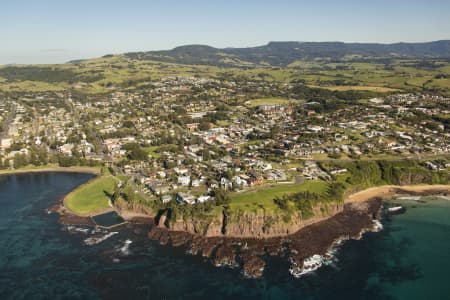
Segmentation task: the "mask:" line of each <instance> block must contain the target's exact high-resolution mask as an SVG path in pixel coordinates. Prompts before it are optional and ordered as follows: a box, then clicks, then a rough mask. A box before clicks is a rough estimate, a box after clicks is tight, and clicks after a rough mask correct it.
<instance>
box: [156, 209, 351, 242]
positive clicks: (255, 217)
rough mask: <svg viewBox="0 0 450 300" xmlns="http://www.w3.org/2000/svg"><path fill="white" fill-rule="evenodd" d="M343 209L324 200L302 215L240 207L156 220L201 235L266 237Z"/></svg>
mask: <svg viewBox="0 0 450 300" xmlns="http://www.w3.org/2000/svg"><path fill="white" fill-rule="evenodd" d="M342 210H343V204H328V205H327V206H326V209H325V207H324V206H323V205H318V206H316V207H315V208H314V210H313V214H314V216H312V217H310V218H306V219H305V218H302V216H301V214H300V213H298V212H294V213H292V214H291V215H290V217H289V218H286V217H283V214H282V213H281V212H279V213H277V212H270V213H268V212H266V211H265V210H263V209H260V210H258V211H245V212H244V211H240V212H235V213H233V214H229V215H225V214H222V215H219V216H217V217H214V218H211V219H207V220H199V219H192V218H188V219H186V218H184V219H181V218H178V219H177V220H176V221H175V222H170V223H169V224H168V222H166V219H165V218H164V217H163V218H161V219H160V220H159V222H158V225H159V226H160V227H167V228H168V229H170V230H173V231H185V232H189V233H192V234H195V235H201V236H204V237H240V238H270V237H278V236H286V235H290V234H293V233H295V232H297V231H298V230H300V229H302V228H303V227H305V226H308V225H310V224H313V223H316V222H319V221H322V220H325V219H327V218H329V217H331V216H334V215H336V214H337V213H339V212H341V211H342Z"/></svg>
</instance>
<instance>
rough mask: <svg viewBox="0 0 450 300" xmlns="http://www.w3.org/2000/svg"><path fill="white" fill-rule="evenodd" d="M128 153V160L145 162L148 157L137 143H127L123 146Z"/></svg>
mask: <svg viewBox="0 0 450 300" xmlns="http://www.w3.org/2000/svg"><path fill="white" fill-rule="evenodd" d="M123 148H124V149H125V150H127V151H128V158H129V159H131V160H146V159H147V157H148V154H147V152H145V151H144V150H143V149H142V148H141V147H140V146H139V145H138V144H137V143H129V144H125V145H124V146H123Z"/></svg>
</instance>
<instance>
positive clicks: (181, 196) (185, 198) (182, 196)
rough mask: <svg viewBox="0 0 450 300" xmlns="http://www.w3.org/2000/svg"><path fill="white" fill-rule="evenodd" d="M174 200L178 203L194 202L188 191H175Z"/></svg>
mask: <svg viewBox="0 0 450 300" xmlns="http://www.w3.org/2000/svg"><path fill="white" fill-rule="evenodd" d="M176 201H177V202H178V203H179V204H182V203H186V204H191V205H192V204H194V203H195V197H194V196H193V195H191V194H188V193H177V196H176Z"/></svg>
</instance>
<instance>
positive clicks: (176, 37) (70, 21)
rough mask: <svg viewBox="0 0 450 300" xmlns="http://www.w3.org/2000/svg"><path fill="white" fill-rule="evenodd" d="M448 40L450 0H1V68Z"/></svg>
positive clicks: (449, 36) (449, 31)
mask: <svg viewBox="0 0 450 300" xmlns="http://www.w3.org/2000/svg"><path fill="white" fill-rule="evenodd" d="M444 39H450V1H449V0H425V1H418V0H408V1H406V0H389V1H387V0H371V1H368V0H358V1H356V0H339V1H338V0H333V1H331V0H325V1H321V0H315V1H311V0H309V1H303V0H297V1H294V0H277V1H268V0H259V1H256V0H240V1H237V0H223V1H219V0H209V1H206V0H179V1H174V0H146V1H144V0H123V1H118V0H117V1H116V0H0V41H1V45H0V64H11V63H34V64H37V63H39V64H42V63H63V62H66V61H68V60H72V59H80V58H93V57H98V56H102V55H105V54H117V53H125V52H130V51H149V50H163V49H171V48H173V47H176V46H181V45H186V44H206V45H210V46H214V47H219V48H224V47H249V46H259V45H264V44H266V43H267V42H269V41H343V42H377V43H393V42H425V41H434V40H444Z"/></svg>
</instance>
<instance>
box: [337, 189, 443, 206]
mask: <svg viewBox="0 0 450 300" xmlns="http://www.w3.org/2000/svg"><path fill="white" fill-rule="evenodd" d="M397 194H413V195H420V194H425V195H432V194H450V185H404V186H398V185H384V186H379V187H373V188H368V189H365V190H362V191H360V192H357V193H354V194H351V195H350V196H348V197H347V198H346V199H345V202H346V203H356V202H364V201H367V200H369V199H373V198H377V197H380V198H387V197H392V196H395V195H397Z"/></svg>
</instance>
